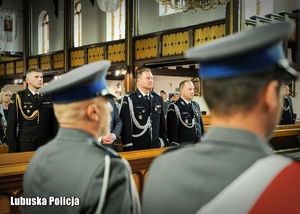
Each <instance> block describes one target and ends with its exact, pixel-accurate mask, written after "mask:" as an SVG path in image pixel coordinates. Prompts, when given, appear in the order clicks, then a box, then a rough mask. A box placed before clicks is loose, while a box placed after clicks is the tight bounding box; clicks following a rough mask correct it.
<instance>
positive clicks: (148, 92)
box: [138, 88, 150, 97]
mask: <svg viewBox="0 0 300 214" xmlns="http://www.w3.org/2000/svg"><path fill="white" fill-rule="evenodd" d="M138 90H139V91H140V92H141V94H142V95H143V97H144V96H146V95H148V97H150V92H148V94H145V93H144V92H143V91H142V90H141V89H139V88H138Z"/></svg>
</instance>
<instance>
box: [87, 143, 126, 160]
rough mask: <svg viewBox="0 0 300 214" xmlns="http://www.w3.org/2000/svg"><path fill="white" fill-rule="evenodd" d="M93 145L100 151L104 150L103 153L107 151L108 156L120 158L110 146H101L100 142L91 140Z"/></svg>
mask: <svg viewBox="0 0 300 214" xmlns="http://www.w3.org/2000/svg"><path fill="white" fill-rule="evenodd" d="M93 143H94V145H95V146H96V147H97V148H99V149H101V150H102V151H104V152H105V153H107V154H108V155H109V156H110V157H113V158H121V156H120V155H119V154H118V153H117V152H116V151H115V150H112V149H111V148H108V147H106V146H103V145H102V144H100V143H99V142H98V141H93Z"/></svg>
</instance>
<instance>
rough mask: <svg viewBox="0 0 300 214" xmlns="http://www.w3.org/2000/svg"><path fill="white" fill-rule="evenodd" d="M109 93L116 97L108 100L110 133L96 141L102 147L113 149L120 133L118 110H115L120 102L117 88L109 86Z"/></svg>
mask: <svg viewBox="0 0 300 214" xmlns="http://www.w3.org/2000/svg"><path fill="white" fill-rule="evenodd" d="M110 91H111V93H113V94H114V96H116V97H115V98H110V99H109V102H110V104H111V106H112V109H113V110H112V112H111V115H110V116H111V121H110V133H109V134H108V135H106V136H101V137H99V139H98V141H99V142H101V143H102V144H103V145H104V146H108V147H110V148H111V149H115V146H114V145H115V143H116V141H117V140H118V138H119V136H120V134H121V131H122V126H123V123H122V120H121V118H120V116H119V110H118V108H117V104H119V105H120V103H119V102H118V101H119V100H120V98H121V97H120V91H119V88H118V87H117V86H111V87H110Z"/></svg>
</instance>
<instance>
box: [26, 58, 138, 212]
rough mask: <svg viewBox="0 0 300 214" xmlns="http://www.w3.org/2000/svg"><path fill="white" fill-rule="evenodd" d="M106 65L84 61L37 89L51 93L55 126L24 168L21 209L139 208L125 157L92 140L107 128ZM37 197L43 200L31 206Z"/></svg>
mask: <svg viewBox="0 0 300 214" xmlns="http://www.w3.org/2000/svg"><path fill="white" fill-rule="evenodd" d="M109 67H110V62H109V61H107V60H104V61H98V62H94V63H90V64H88V65H85V66H82V67H79V68H76V69H74V70H72V71H70V72H68V73H66V74H64V75H63V76H62V77H61V79H58V80H54V81H51V82H50V83H49V84H48V85H47V86H45V87H44V88H43V89H42V90H41V93H44V94H49V93H51V94H52V96H53V103H54V111H55V115H56V116H57V120H58V122H59V125H60V129H59V132H58V134H57V136H56V137H55V138H54V139H53V140H52V141H51V142H49V143H48V144H46V145H44V146H42V147H40V148H39V149H38V150H37V151H36V152H35V154H34V156H33V158H32V159H31V161H30V163H29V166H28V168H27V170H26V172H25V174H24V182H23V187H24V196H25V198H26V206H23V210H22V211H23V213H30V214H35V213H36V214H40V213H44V214H47V213H49V214H53V213H61V214H68V213H69V214H76V213H78V214H79V213H103V214H104V213H107V214H119V213H125V214H131V213H133V214H134V213H140V205H139V199H138V195H137V191H136V188H135V184H134V181H133V178H132V174H131V170H130V166H129V164H128V162H127V161H126V160H125V159H123V158H121V157H120V156H119V155H118V154H117V153H116V152H114V151H113V150H112V149H110V148H108V147H105V146H103V145H102V144H101V143H100V142H98V140H97V139H98V137H99V136H106V135H107V134H108V133H109V131H110V129H109V128H110V120H111V116H110V113H111V111H112V106H111V104H110V102H109V99H110V97H111V93H110V92H109V90H108V88H107V85H106V80H105V76H106V73H107V70H108V69H109ZM38 199H39V200H40V201H44V199H45V200H46V203H44V204H43V205H40V204H37V205H36V206H31V205H34V204H32V203H31V202H32V200H35V203H36V201H37V200H38ZM30 204H31V205H30Z"/></svg>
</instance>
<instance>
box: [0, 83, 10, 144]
mask: <svg viewBox="0 0 300 214" xmlns="http://www.w3.org/2000/svg"><path fill="white" fill-rule="evenodd" d="M10 98H11V91H9V90H7V89H2V90H1V92H0V119H1V126H0V144H7V139H6V135H5V132H6V126H7V113H8V104H9V102H10Z"/></svg>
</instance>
